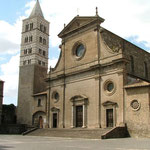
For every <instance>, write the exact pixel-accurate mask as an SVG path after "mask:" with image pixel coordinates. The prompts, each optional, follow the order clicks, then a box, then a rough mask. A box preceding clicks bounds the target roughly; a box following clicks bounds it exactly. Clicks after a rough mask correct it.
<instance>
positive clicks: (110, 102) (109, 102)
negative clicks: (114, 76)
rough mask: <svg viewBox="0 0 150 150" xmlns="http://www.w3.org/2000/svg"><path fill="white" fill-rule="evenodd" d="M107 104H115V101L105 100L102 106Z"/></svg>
mask: <svg viewBox="0 0 150 150" xmlns="http://www.w3.org/2000/svg"><path fill="white" fill-rule="evenodd" d="M109 105H117V103H115V102H112V101H106V102H104V103H103V106H109Z"/></svg>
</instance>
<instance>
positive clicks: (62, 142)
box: [0, 135, 150, 150]
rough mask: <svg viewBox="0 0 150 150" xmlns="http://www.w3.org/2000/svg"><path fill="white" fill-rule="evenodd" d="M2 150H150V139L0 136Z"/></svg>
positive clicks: (0, 149)
mask: <svg viewBox="0 0 150 150" xmlns="http://www.w3.org/2000/svg"><path fill="white" fill-rule="evenodd" d="M0 150H150V139H134V138H125V139H109V140H91V139H71V138H70V139H69V138H55V137H35V136H21V135H0Z"/></svg>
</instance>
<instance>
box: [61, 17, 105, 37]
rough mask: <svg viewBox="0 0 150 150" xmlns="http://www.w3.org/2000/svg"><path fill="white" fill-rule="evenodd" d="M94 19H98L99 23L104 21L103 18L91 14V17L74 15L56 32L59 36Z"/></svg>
mask: <svg viewBox="0 0 150 150" xmlns="http://www.w3.org/2000/svg"><path fill="white" fill-rule="evenodd" d="M94 21H98V22H99V24H100V23H102V22H104V19H103V18H101V17H99V16H93V17H79V16H76V17H74V19H73V20H72V21H71V22H70V23H69V24H68V25H67V26H66V27H65V28H64V29H63V30H62V31H61V32H60V33H59V34H58V36H59V37H62V36H63V35H65V34H67V33H69V32H71V31H74V30H76V29H79V28H81V27H83V26H85V25H88V24H90V23H92V22H94Z"/></svg>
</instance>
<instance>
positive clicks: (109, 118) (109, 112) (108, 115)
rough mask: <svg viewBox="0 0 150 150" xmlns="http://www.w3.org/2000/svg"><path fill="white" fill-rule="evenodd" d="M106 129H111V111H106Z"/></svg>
mask: <svg viewBox="0 0 150 150" xmlns="http://www.w3.org/2000/svg"><path fill="white" fill-rule="evenodd" d="M106 121H107V127H113V109H107V110H106Z"/></svg>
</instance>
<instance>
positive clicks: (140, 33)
mask: <svg viewBox="0 0 150 150" xmlns="http://www.w3.org/2000/svg"><path fill="white" fill-rule="evenodd" d="M58 4H59V5H58ZM96 6H97V7H98V8H99V15H100V16H101V17H103V18H104V19H106V20H105V22H104V23H103V24H102V26H103V27H105V28H107V29H108V30H110V31H112V32H114V33H116V34H118V35H119V36H121V37H124V38H127V37H130V36H137V37H138V38H137V40H138V42H140V41H147V45H146V46H149V47H150V41H149V35H150V30H149V26H150V17H149V14H150V1H148V0H142V1H140V0H132V1H131V0H125V1H120V0H113V1H110V0H89V1H87V0H86V1H85V0H82V1H81V0H76V1H70V0H63V1H59V0H55V1H53V2H51V1H48V0H41V7H42V10H43V13H44V16H45V18H46V19H48V20H49V21H50V35H51V44H52V46H56V45H58V44H59V43H60V39H59V38H58V37H57V34H58V33H59V32H60V31H61V30H62V29H63V26H64V23H69V21H71V19H73V17H75V16H76V15H77V9H79V15H81V16H88V15H89V16H92V15H95V7H96Z"/></svg>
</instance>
